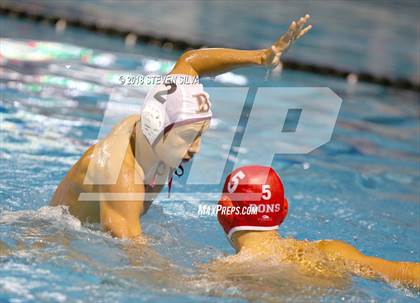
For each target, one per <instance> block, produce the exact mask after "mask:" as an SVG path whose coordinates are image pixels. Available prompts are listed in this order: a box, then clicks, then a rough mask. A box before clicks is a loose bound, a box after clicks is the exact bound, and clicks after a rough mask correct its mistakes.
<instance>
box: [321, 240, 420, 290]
mask: <svg viewBox="0 0 420 303" xmlns="http://www.w3.org/2000/svg"><path fill="white" fill-rule="evenodd" d="M316 245H317V246H318V247H319V248H320V249H321V250H323V251H324V252H326V253H327V254H329V255H335V256H339V257H341V258H343V259H344V260H345V261H346V264H347V265H348V266H349V270H350V271H351V272H352V273H353V274H355V275H358V276H361V277H364V278H370V279H374V278H383V279H384V280H386V281H388V282H397V283H401V284H403V285H405V286H408V287H415V288H420V263H415V262H394V261H388V260H384V259H381V258H376V257H370V256H365V255H363V254H362V253H361V252H360V251H358V250H357V249H356V248H354V247H353V246H351V245H349V244H347V243H344V242H342V241H337V240H325V241H319V242H316Z"/></svg>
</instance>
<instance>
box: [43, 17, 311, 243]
mask: <svg viewBox="0 0 420 303" xmlns="http://www.w3.org/2000/svg"><path fill="white" fill-rule="evenodd" d="M308 19H309V15H306V16H305V17H302V18H300V19H299V20H298V21H293V22H292V24H291V25H290V26H289V29H288V31H287V32H286V33H285V34H284V35H283V36H281V37H280V38H279V39H278V40H277V41H276V42H275V43H274V44H273V45H272V46H270V47H269V48H267V49H261V50H235V49H222V48H213V49H198V50H191V51H187V52H185V53H184V54H183V55H182V56H181V57H180V58H179V59H178V61H177V62H176V64H175V66H174V68H173V70H172V71H171V72H170V75H171V76H172V77H173V79H172V81H168V82H165V83H164V84H161V85H158V86H156V87H154V88H153V89H152V90H151V91H150V92H149V93H148V95H147V97H146V100H145V102H144V107H143V110H142V113H141V115H140V116H132V117H128V118H126V119H125V120H123V121H122V122H120V123H119V124H118V125H116V126H115V127H114V129H113V130H112V131H111V133H110V134H109V135H108V136H107V137H106V138H104V139H102V140H100V141H99V142H98V143H96V144H95V145H93V146H91V147H90V148H89V149H88V150H87V151H86V152H85V153H84V154H83V156H82V157H81V158H80V159H79V161H77V163H76V164H74V165H73V167H72V168H71V169H70V171H69V172H68V173H67V175H66V176H65V177H64V179H63V180H62V181H61V183H60V184H59V185H58V187H57V189H56V191H55V193H54V195H53V197H52V199H51V202H50V204H51V205H53V206H57V205H65V206H68V207H69V211H70V213H71V214H72V215H74V216H76V217H78V218H79V219H80V220H81V221H83V222H86V221H87V222H93V223H95V222H96V223H100V224H101V226H102V228H103V229H104V230H105V231H107V232H110V233H111V234H112V235H113V236H115V237H119V238H135V237H137V236H139V235H141V225H140V219H139V218H140V217H141V215H143V214H144V213H145V212H146V211H147V209H148V207H149V206H150V203H151V202H152V201H153V199H154V197H155V195H157V193H158V192H160V191H161V189H162V187H163V185H164V184H165V182H166V181H168V182H169V185H170V183H171V182H170V181H171V176H172V173H173V172H174V171H176V169H177V168H178V166H179V164H180V163H181V162H182V161H188V160H190V159H191V158H192V157H193V156H194V154H196V153H197V152H198V151H199V148H200V140H201V135H202V133H203V132H204V131H205V130H206V129H207V128H208V127H209V120H210V119H211V116H212V113H211V104H210V101H209V97H208V94H207V93H205V92H204V90H203V86H202V85H201V84H198V83H196V81H195V80H196V79H197V77H199V76H206V75H217V74H221V73H224V72H226V71H229V70H232V69H234V68H238V67H244V66H250V65H260V66H265V67H270V68H273V67H276V66H278V65H279V64H280V57H281V55H282V54H284V53H285V52H286V51H287V50H288V49H289V47H290V46H291V45H292V44H293V42H294V41H295V40H296V39H298V38H300V37H302V36H303V35H304V34H305V33H306V32H308V31H309V30H310V29H311V26H310V25H309V26H306V23H307V21H308ZM187 82H188V83H187ZM191 83H192V84H191Z"/></svg>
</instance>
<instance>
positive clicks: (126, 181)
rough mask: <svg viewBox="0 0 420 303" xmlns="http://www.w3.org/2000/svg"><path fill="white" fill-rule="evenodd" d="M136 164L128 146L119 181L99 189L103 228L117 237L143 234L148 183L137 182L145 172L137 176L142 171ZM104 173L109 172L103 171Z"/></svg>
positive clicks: (131, 236)
mask: <svg viewBox="0 0 420 303" xmlns="http://www.w3.org/2000/svg"><path fill="white" fill-rule="evenodd" d="M117 143H121V142H119V141H118V142H117ZM129 146H130V145H129ZM135 163H136V159H135V158H134V155H133V154H132V152H131V149H130V147H128V148H127V151H126V154H125V157H124V160H123V162H122V165H121V168H120V171H119V176H118V180H117V182H116V184H110V185H100V187H101V188H98V189H97V190H96V192H100V193H101V199H100V221H101V225H102V228H103V229H104V230H105V231H107V232H110V233H111V234H112V235H113V236H114V237H118V238H135V237H138V236H139V235H140V234H141V225H140V216H141V215H142V214H143V213H144V212H145V211H146V210H147V209H146V207H145V202H144V192H145V190H144V184H141V182H136V180H142V175H137V176H138V179H136V177H135V176H136V174H138V170H137V169H136V164H135ZM108 170H110V168H108ZM102 173H103V174H106V173H107V172H106V171H102ZM137 183H140V184H137Z"/></svg>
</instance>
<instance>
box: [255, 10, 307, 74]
mask: <svg viewBox="0 0 420 303" xmlns="http://www.w3.org/2000/svg"><path fill="white" fill-rule="evenodd" d="M310 17H311V16H309V15H305V17H301V18H300V19H299V20H298V21H293V22H292V23H291V24H290V26H289V29H288V30H287V32H286V33H285V34H283V35H282V36H281V37H280V38H279V39H278V40H277V41H276V42H275V43H274V44H273V45H272V46H271V47H270V48H267V50H266V52H265V58H264V59H263V61H264V62H263V64H264V65H266V66H268V67H276V66H277V65H278V64H279V63H280V57H281V55H282V54H284V53H285V52H286V51H287V50H288V49H289V48H290V46H291V45H292V44H293V42H294V41H295V40H297V39H299V38H300V37H302V36H303V35H305V34H306V33H307V32H308V31H309V30H310V29H311V28H312V25H308V26H306V27H305V24H306V23H307V21H308V20H309V18H310Z"/></svg>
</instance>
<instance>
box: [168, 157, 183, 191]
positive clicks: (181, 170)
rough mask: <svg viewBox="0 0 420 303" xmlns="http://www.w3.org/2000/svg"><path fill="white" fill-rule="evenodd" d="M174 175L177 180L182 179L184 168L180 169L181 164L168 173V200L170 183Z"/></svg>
mask: <svg viewBox="0 0 420 303" xmlns="http://www.w3.org/2000/svg"><path fill="white" fill-rule="evenodd" d="M174 174H175V175H176V176H177V177H179V178H180V177H182V175H183V174H184V168H183V167H182V165H181V164H180V165H179V166H178V168H176V169H171V170H170V172H169V176H170V177H169V180H168V198H170V197H171V189H172V181H173V178H174Z"/></svg>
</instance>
